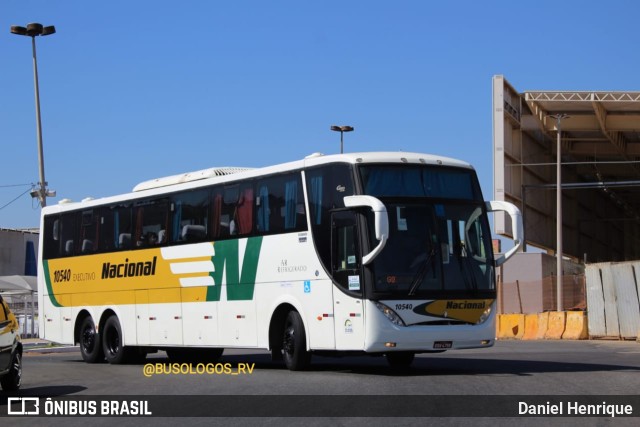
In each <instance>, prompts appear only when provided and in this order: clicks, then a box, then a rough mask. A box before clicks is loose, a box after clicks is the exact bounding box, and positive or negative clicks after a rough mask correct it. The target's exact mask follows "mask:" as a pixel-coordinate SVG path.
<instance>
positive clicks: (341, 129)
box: [331, 125, 353, 154]
mask: <svg viewBox="0 0 640 427" xmlns="http://www.w3.org/2000/svg"><path fill="white" fill-rule="evenodd" d="M331 130H333V131H336V132H340V154H342V153H344V141H343V135H344V133H345V132H351V131H353V126H335V125H334V126H331Z"/></svg>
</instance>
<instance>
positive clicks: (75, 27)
mask: <svg viewBox="0 0 640 427" xmlns="http://www.w3.org/2000/svg"><path fill="white" fill-rule="evenodd" d="M638 16H640V3H637V2H635V1H607V2H599V1H591V2H585V1H528V2H520V1H513V0H510V1H445V2H436V1H427V0H411V1H401V0H399V1H376V0H366V1H364V0H362V1H348V0H339V1H334V0H330V1H327V0H322V1H301V0H289V1H278V0H274V1H258V0H255V1H243V0H238V1H204V0H201V1H180V2H179V1H161V0H154V1H141V0H135V1H132V0H126V1H124V0H110V1H101V2H97V1H86V0H65V1H62V0H60V1H51V0H48V1H45V0H40V1H35V0H3V1H2V2H0V55H1V56H2V57H1V64H2V67H1V68H0V100H1V102H0V152H1V153H2V154H1V159H2V160H1V162H0V207H1V206H5V205H6V204H7V203H9V202H11V201H12V200H13V199H15V198H16V197H18V196H19V195H20V194H21V193H23V192H26V193H25V194H23V195H22V196H21V197H18V198H17V200H15V201H14V202H13V203H10V204H9V205H8V206H6V207H4V208H2V209H0V227H2V228H17V227H34V226H38V223H39V219H38V217H39V208H38V206H37V204H36V203H35V202H34V201H32V199H31V197H30V196H29V194H28V191H29V188H30V187H29V185H28V184H29V183H36V182H37V181H38V164H37V150H36V131H35V113H34V111H35V107H34V96H33V75H32V62H31V44H30V39H29V38H28V37H19V36H15V35H12V34H10V32H9V28H10V26H11V25H23V26H24V25H26V24H27V23H29V22H40V23H42V24H44V25H55V26H56V29H57V33H56V34H54V35H52V36H48V37H41V38H38V39H36V43H37V48H38V65H39V73H40V95H41V106H42V124H43V138H44V151H45V169H46V178H47V181H48V182H49V187H50V188H52V189H55V190H57V193H58V196H57V197H56V198H53V199H49V204H54V203H57V202H58V200H60V199H61V198H70V199H72V200H80V199H82V198H84V197H87V196H92V197H103V196H110V195H114V194H120V193H124V192H128V191H130V190H131V189H132V188H133V186H134V185H135V184H137V183H138V182H141V181H144V180H147V179H151V178H156V177H160V176H166V175H172V174H176V173H181V172H186V171H192V170H198V169H204V168H208V167H213V166H248V167H260V166H266V165H271V164H276V163H281V162H286V161H291V160H297V159H300V158H302V157H304V156H305V155H307V154H310V153H312V152H316V151H321V152H324V153H335V152H338V151H339V135H338V134H336V133H334V132H331V131H330V130H329V127H330V125H332V124H338V125H340V124H348V125H352V126H354V127H355V128H356V131H355V132H353V133H351V134H348V135H345V145H346V150H347V151H369V150H390V151H398V150H403V151H419V152H426V153H434V154H439V155H446V156H449V157H454V158H459V159H462V160H465V161H468V162H470V163H472V164H474V165H475V167H476V169H477V170H478V173H479V176H480V181H481V184H482V188H483V191H484V195H485V198H486V199H490V198H492V195H493V190H492V154H491V151H492V122H491V120H492V115H491V96H492V93H491V79H492V76H493V75H495V74H503V75H504V76H505V77H506V78H507V79H508V80H509V81H510V82H511V83H512V84H513V85H514V86H515V88H516V89H517V90H519V91H525V90H624V91H631V90H640V83H639V82H638V76H640V74H639V71H638V70H639V69H640V64H639V61H640V59H639V58H640V57H639V56H638V46H639V45H640V43H638V42H639V38H640V36H639V35H638V31H637V19H638ZM12 185H17V186H15V187H14V186H12Z"/></svg>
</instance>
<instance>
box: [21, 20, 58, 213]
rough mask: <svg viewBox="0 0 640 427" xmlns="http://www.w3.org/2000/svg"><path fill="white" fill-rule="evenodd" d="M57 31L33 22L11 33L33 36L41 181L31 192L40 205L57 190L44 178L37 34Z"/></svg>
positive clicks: (46, 34)
mask: <svg viewBox="0 0 640 427" xmlns="http://www.w3.org/2000/svg"><path fill="white" fill-rule="evenodd" d="M55 32H56V28H55V27H54V26H53V25H50V26H48V27H43V26H42V24H38V23H35V22H34V23H31V24H27V26H26V28H25V27H20V26H18V25H12V26H11V33H12V34H17V35H19V36H28V37H31V48H32V51H33V84H34V87H35V94H36V95H35V96H36V132H37V138H38V168H39V172H40V182H39V186H40V188H38V189H37V190H35V191H32V192H31V196H32V197H37V198H38V200H39V201H40V206H42V207H45V206H46V205H47V197H53V196H55V195H56V193H55V191H49V190H47V181H45V178H44V154H43V151H42V122H41V119H40V87H39V85H38V61H37V59H36V36H48V35H51V34H53V33H55Z"/></svg>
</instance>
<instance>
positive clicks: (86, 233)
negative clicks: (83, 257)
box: [79, 210, 99, 254]
mask: <svg viewBox="0 0 640 427" xmlns="http://www.w3.org/2000/svg"><path fill="white" fill-rule="evenodd" d="M81 215H82V221H81V223H80V240H79V242H80V253H81V254H90V253H94V252H95V251H96V250H97V249H98V232H99V228H98V216H97V215H95V214H94V211H93V210H87V211H83V212H82V214H81Z"/></svg>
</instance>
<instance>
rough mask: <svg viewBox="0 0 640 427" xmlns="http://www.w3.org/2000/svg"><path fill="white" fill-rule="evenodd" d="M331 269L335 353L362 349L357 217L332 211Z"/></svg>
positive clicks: (362, 310) (360, 267) (361, 282)
mask: <svg viewBox="0 0 640 427" xmlns="http://www.w3.org/2000/svg"><path fill="white" fill-rule="evenodd" d="M331 226H332V231H331V270H332V275H333V281H334V283H336V284H337V287H335V286H334V288H333V316H334V325H335V326H334V327H335V337H336V349H337V350H362V348H363V346H364V338H365V334H364V309H363V306H364V303H363V300H362V296H363V292H364V287H363V280H362V278H363V276H362V265H361V264H362V260H361V256H360V254H361V252H360V238H359V233H358V227H357V214H356V213H355V212H353V211H347V210H345V211H336V212H333V213H332V218H331Z"/></svg>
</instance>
